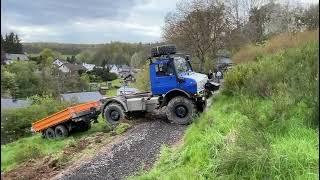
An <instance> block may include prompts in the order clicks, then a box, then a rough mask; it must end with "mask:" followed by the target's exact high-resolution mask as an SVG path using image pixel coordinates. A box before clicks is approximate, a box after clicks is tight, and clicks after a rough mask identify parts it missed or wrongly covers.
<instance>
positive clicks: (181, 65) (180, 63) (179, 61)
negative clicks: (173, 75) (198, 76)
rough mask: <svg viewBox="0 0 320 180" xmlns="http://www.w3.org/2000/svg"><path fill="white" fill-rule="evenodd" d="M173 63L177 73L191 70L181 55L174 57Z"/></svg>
mask: <svg viewBox="0 0 320 180" xmlns="http://www.w3.org/2000/svg"><path fill="white" fill-rule="evenodd" d="M174 65H175V68H176V71H177V73H178V74H180V73H185V72H191V71H192V69H191V67H190V64H189V63H188V62H187V60H185V59H184V58H183V57H174Z"/></svg>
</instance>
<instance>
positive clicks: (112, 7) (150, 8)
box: [1, 0, 317, 43]
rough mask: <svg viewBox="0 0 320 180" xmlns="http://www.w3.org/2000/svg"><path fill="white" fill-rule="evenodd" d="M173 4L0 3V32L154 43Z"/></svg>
mask: <svg viewBox="0 0 320 180" xmlns="http://www.w3.org/2000/svg"><path fill="white" fill-rule="evenodd" d="M177 1H178V0H1V33H2V34H5V33H6V32H9V31H14V32H16V33H18V35H19V36H20V38H21V39H22V41H23V42H63V43H106V42H110V41H123V42H155V41H160V40H161V39H160V37H161V28H162V27H163V25H164V17H165V15H166V14H167V12H169V11H172V10H174V9H175V6H176V3H177ZM301 1H305V2H317V0H301Z"/></svg>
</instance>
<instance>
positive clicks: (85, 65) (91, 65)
mask: <svg viewBox="0 0 320 180" xmlns="http://www.w3.org/2000/svg"><path fill="white" fill-rule="evenodd" d="M82 66H83V67H84V68H86V70H87V71H92V70H93V68H94V67H95V66H96V65H95V64H87V63H82Z"/></svg>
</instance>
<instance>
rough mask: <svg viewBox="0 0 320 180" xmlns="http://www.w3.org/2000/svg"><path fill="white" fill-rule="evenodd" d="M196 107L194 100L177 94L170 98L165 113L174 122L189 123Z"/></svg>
mask: <svg viewBox="0 0 320 180" xmlns="http://www.w3.org/2000/svg"><path fill="white" fill-rule="evenodd" d="M195 112H196V108H195V105H194V102H193V101H191V100H190V99H188V98H185V97H182V96H178V97H175V98H173V99H171V100H170V101H169V103H168V106H167V110H166V115H167V117H168V119H169V120H170V121H171V122H173V123H175V124H181V125H185V124H189V123H191V122H192V118H193V115H194V113H195Z"/></svg>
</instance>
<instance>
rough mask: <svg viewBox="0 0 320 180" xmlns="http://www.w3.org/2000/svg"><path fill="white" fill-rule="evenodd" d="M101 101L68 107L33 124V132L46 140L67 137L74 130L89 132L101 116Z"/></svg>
mask: <svg viewBox="0 0 320 180" xmlns="http://www.w3.org/2000/svg"><path fill="white" fill-rule="evenodd" d="M100 106H101V104H100V101H95V102H88V103H84V104H79V105H76V106H72V107H68V108H66V109H64V110H62V111H59V112H57V113H54V114H52V115H50V116H47V117H45V118H43V119H40V120H38V121H36V122H34V123H32V127H31V131H33V132H41V133H42V134H43V136H44V137H46V138H55V137H66V136H68V135H69V133H70V132H71V131H72V130H76V129H78V130H88V129H89V128H90V127H91V121H92V120H95V121H96V120H97V118H98V115H99V114H100Z"/></svg>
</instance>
